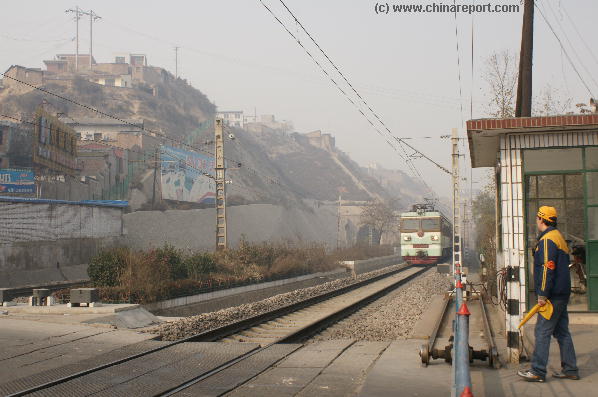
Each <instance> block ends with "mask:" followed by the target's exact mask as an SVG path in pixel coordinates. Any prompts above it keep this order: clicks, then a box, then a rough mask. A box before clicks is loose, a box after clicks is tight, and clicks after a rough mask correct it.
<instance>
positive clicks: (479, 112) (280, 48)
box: [0, 0, 598, 195]
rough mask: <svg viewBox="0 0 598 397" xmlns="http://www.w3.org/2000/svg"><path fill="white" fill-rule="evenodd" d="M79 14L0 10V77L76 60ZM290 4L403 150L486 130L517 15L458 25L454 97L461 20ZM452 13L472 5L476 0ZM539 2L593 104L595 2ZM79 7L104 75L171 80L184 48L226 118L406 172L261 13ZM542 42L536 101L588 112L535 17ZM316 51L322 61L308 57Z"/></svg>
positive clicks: (53, 4) (165, 5)
mask: <svg viewBox="0 0 598 397" xmlns="http://www.w3.org/2000/svg"><path fill="white" fill-rule="evenodd" d="M75 1H76V0H69V1H62V0H54V1H41V0H38V1H27V2H8V3H6V4H3V15H4V16H5V18H3V23H2V25H1V27H0V48H1V49H2V50H1V53H0V69H2V70H6V69H7V68H8V67H9V66H10V65H11V64H21V65H24V66H30V67H41V66H43V64H42V60H43V59H51V58H52V57H53V56H54V55H55V54H56V53H65V52H69V53H73V52H74V48H75V43H74V41H71V40H72V39H73V37H74V35H75V24H74V22H73V21H72V15H68V14H65V10H66V9H68V8H71V7H74V6H75V5H76V3H75ZM263 1H264V2H265V3H266V4H268V5H270V6H272V9H273V11H274V12H275V13H277V14H278V15H280V16H281V18H282V19H283V21H284V22H285V23H286V24H287V25H288V26H289V28H290V30H291V31H292V32H293V33H297V32H298V31H299V27H298V26H297V25H295V23H294V22H293V21H292V20H291V19H290V17H289V16H288V14H285V13H284V9H283V8H282V6H281V3H280V2H279V0H263ZM410 2H411V3H422V4H430V3H432V1H431V0H419V1H418V0H395V2H394V4H401V3H405V4H408V3H410ZM487 2H490V3H492V4H501V3H503V4H518V3H519V0H484V1H482V0H475V3H480V4H482V3H487ZM286 3H287V5H288V6H289V8H290V9H291V10H292V11H293V12H295V14H296V15H297V17H298V18H299V19H300V21H301V22H302V23H303V25H304V26H305V27H306V28H307V29H308V30H309V31H310V32H311V33H312V35H313V36H314V37H315V38H316V39H317V40H318V42H319V43H320V45H321V46H322V47H323V48H324V49H325V50H326V51H327V52H328V54H329V56H330V57H331V58H332V59H333V60H334V61H335V62H336V63H337V65H338V66H339V67H340V68H341V70H342V71H343V72H344V73H345V74H346V76H347V77H348V78H349V79H350V80H351V81H352V82H353V84H354V85H355V87H356V88H357V89H358V90H359V91H361V93H362V94H363V96H364V98H365V99H366V100H367V101H368V102H369V103H370V104H371V105H372V107H373V108H374V110H375V111H376V112H377V113H378V114H379V115H380V117H381V118H382V120H383V121H384V122H385V123H386V125H387V126H388V127H389V128H390V129H391V130H392V131H393V133H394V134H395V135H397V136H400V137H414V138H417V137H423V136H434V137H438V136H440V135H445V134H449V133H450V131H451V128H453V127H463V123H462V121H463V120H467V119H469V118H470V100H471V98H472V97H473V105H474V106H473V117H474V118H479V117H484V116H485V115H486V113H485V106H484V104H485V102H487V98H485V96H484V93H485V90H486V84H485V83H484V82H483V80H482V78H481V75H482V72H483V66H484V65H483V64H484V60H485V59H486V58H487V57H488V55H489V54H491V53H492V52H495V51H502V50H512V51H513V52H518V51H519V45H520V35H521V19H522V16H521V14H475V15H474V16H473V17H472V16H470V15H460V16H459V17H458V20H457V26H458V30H459V40H458V44H459V47H460V64H461V68H460V73H461V84H459V79H458V75H459V68H458V67H457V50H456V47H457V40H456V37H455V25H456V24H455V17H454V15H453V14H419V15H416V14H394V15H393V14H392V13H391V14H388V15H376V14H375V12H374V5H375V4H376V1H375V0H286ZM438 3H441V1H438ZM443 3H445V4H452V1H451V0H445V1H443ZM457 3H458V4H471V3H472V0H466V1H457ZM541 3H542V5H541V6H542V9H543V10H544V13H545V15H546V16H547V18H548V19H549V21H550V22H551V24H552V25H553V27H554V28H555V30H556V31H557V33H558V34H559V36H560V37H561V39H562V40H563V43H564V45H565V47H566V50H567V52H569V54H570V56H571V57H572V58H573V59H574V61H575V63H576V66H577V67H578V69H579V71H580V73H581V74H582V75H583V77H584V79H585V80H586V81H587V83H588V84H589V85H590V88H591V89H592V90H593V92H598V84H597V83H596V81H595V80H598V73H594V75H593V76H591V75H590V73H588V72H587V71H590V72H595V71H597V70H598V59H597V58H596V54H598V44H596V40H595V32H596V29H595V21H596V16H597V15H598V2H596V1H595V0H542V2H541ZM391 4H392V3H391ZM78 5H79V6H80V7H81V8H83V9H85V10H89V9H90V8H92V9H93V10H94V11H95V12H96V13H97V14H99V15H100V16H101V17H102V19H101V20H100V21H99V22H97V23H96V24H95V25H94V56H95V58H96V60H97V61H98V62H111V61H112V60H113V58H114V55H115V54H117V53H129V52H136V53H145V54H147V56H148V60H149V63H150V64H152V65H156V66H162V67H165V68H167V69H169V70H172V71H173V72H174V59H175V57H174V54H175V53H174V46H179V47H181V49H180V50H179V62H180V63H179V65H180V66H179V71H180V75H181V76H182V77H183V78H186V79H187V80H188V81H189V82H190V83H191V84H192V85H193V86H194V87H196V88H198V89H200V90H201V91H203V92H204V93H205V94H207V95H208V97H209V98H210V99H211V100H212V101H214V102H215V103H216V104H217V105H218V107H219V108H220V109H221V110H236V109H241V110H244V111H246V112H249V113H253V111H254V109H257V113H258V114H275V115H276V117H277V118H278V119H288V120H292V121H293V122H294V125H295V128H296V130H298V131H299V132H309V131H311V130H315V129H322V130H324V131H325V132H330V133H332V134H333V135H335V136H336V138H337V144H338V146H339V147H340V149H341V150H344V151H346V152H348V153H349V154H350V155H351V156H352V157H353V158H354V159H356V160H357V161H358V162H360V163H361V164H362V165H367V164H368V163H370V162H372V161H376V162H378V163H380V164H381V165H383V166H384V167H386V168H399V169H406V166H405V163H404V162H403V161H402V160H401V159H400V158H399V157H398V155H397V154H396V153H395V152H394V151H393V150H392V149H391V148H390V147H388V145H387V144H386V143H385V141H384V140H383V139H382V138H381V137H380V136H378V135H377V133H376V132H375V131H374V130H373V129H372V127H371V126H370V125H369V124H368V123H367V121H365V120H364V119H363V117H362V116H361V115H360V114H359V113H358V112H357V111H356V110H355V109H354V108H353V106H352V105H351V104H350V103H349V102H348V101H347V100H346V99H345V98H343V97H342V96H341V95H340V94H339V92H338V91H337V89H336V88H334V87H333V86H332V85H331V83H330V82H329V80H328V79H327V78H326V77H324V76H323V74H322V73H321V72H320V71H319V69H318V68H317V66H316V65H315V64H314V63H313V62H312V61H311V60H310V59H309V58H308V57H307V56H306V55H305V53H304V51H303V50H302V49H301V48H300V47H299V46H298V45H297V43H296V42H295V41H294V40H293V39H292V38H291V37H290V36H289V35H288V34H287V32H285V31H284V30H283V29H282V27H281V26H280V25H279V24H278V23H277V22H276V21H275V20H274V19H273V17H272V16H271V15H270V14H269V13H268V12H267V10H266V9H265V8H264V7H263V6H262V4H261V3H260V1H259V0H212V1H208V0H198V1H180V0H170V1H147V0H145V1H132V0H129V1H122V0H121V1H113V0H103V1H82V0H81V1H78ZM521 8H522V9H523V7H521ZM572 21H573V22H574V24H573V23H572ZM472 30H473V57H472ZM535 32H536V33H535V54H534V55H535V59H534V89H535V92H536V93H538V90H539V89H540V88H542V87H543V86H545V85H546V84H547V83H550V84H552V85H553V86H554V87H556V88H558V89H559V90H560V91H561V92H562V93H563V95H565V96H568V97H571V98H573V100H574V103H577V102H582V101H585V102H587V100H588V98H589V94H588V92H587V90H586V89H585V88H584V87H583V85H582V83H581V81H580V79H579V78H578V77H577V76H576V74H575V72H574V71H573V69H572V68H571V67H570V65H569V64H568V61H567V60H566V58H565V56H564V55H563V53H562V51H561V49H560V47H559V45H558V42H557V41H556V39H555V38H554V36H553V34H552V33H551V32H550V30H549V29H548V27H547V25H546V23H545V22H544V20H543V19H542V17H541V16H540V15H539V13H538V12H536V30H535ZM578 32H579V33H578ZM579 35H582V36H583V38H584V40H582V39H581V38H580V36H579ZM300 37H301V40H302V42H303V43H305V44H306V45H309V44H310V43H309V40H308V38H307V37H306V36H304V35H301V36H300ZM569 40H570V41H569ZM571 44H572V45H571ZM586 45H589V48H590V49H588V48H586ZM88 48H89V21H88V19H87V18H86V17H85V18H84V19H83V20H82V21H81V22H80V52H81V53H87V52H88ZM309 48H310V51H312V53H313V54H316V55H318V53H317V50H315V49H313V46H310V47H309ZM590 50H591V51H590ZM577 54H579V56H580V58H581V60H579V59H578V58H577V57H576V55H577ZM472 58H473V72H472ZM318 59H321V57H319V58H318ZM586 70H587V71H586ZM472 77H473V79H472ZM592 77H593V79H592ZM460 90H461V93H462V94H461V95H460ZM460 98H462V106H463V111H462V112H461V106H460V103H461V102H460V101H461V100H460ZM410 142H411V143H412V144H413V145H414V146H416V147H418V148H420V149H421V150H422V151H424V152H426V153H427V154H429V155H431V156H433V157H434V158H435V159H436V160H437V161H438V162H440V163H442V164H444V165H446V166H448V165H449V164H450V159H449V143H448V141H447V140H440V139H413V140H411V141H410ZM416 164H417V165H418V167H419V168H420V169H421V171H422V173H423V174H424V176H425V177H426V179H427V180H428V181H429V182H430V184H431V185H433V186H435V187H437V188H438V189H439V190H440V191H441V193H442V194H443V195H448V194H447V192H446V189H447V188H448V186H449V184H448V176H447V175H445V174H443V173H442V172H441V171H439V170H438V169H436V168H435V167H434V166H432V165H430V164H429V163H427V162H426V161H425V160H421V159H420V160H417V162H416ZM478 175H480V174H478Z"/></svg>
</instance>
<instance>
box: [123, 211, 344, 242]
mask: <svg viewBox="0 0 598 397" xmlns="http://www.w3.org/2000/svg"><path fill="white" fill-rule="evenodd" d="M227 218H228V233H229V234H228V237H229V243H230V245H231V246H234V245H236V244H237V243H238V242H239V240H240V239H241V236H243V235H244V236H245V237H246V239H247V240H248V241H253V242H260V241H281V240H292V241H298V240H301V241H305V242H311V241H319V242H324V243H326V244H327V245H328V246H329V247H335V246H336V233H337V208H336V207H335V206H334V205H321V206H319V207H318V206H317V205H315V206H313V207H311V209H303V208H301V209H300V208H284V207H282V206H276V205H271V204H251V205H240V206H233V207H229V208H227ZM124 224H125V228H126V230H127V236H126V242H127V244H129V245H130V246H131V247H132V248H136V249H147V248H150V247H158V246H161V245H164V243H169V244H172V245H174V246H175V247H178V248H183V249H193V250H213V249H214V247H215V242H216V237H215V235H216V232H215V227H216V213H215V211H214V209H213V208H210V209H198V210H170V211H163V212H162V211H138V212H133V213H130V214H125V215H124Z"/></svg>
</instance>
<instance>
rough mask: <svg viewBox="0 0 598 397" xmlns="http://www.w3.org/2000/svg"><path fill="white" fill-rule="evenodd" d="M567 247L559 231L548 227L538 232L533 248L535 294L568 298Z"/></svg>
mask: <svg viewBox="0 0 598 397" xmlns="http://www.w3.org/2000/svg"><path fill="white" fill-rule="evenodd" d="M569 263H570V261H569V247H568V246H567V242H566V241H565V239H564V238H563V235H562V234H561V232H559V231H558V230H557V229H555V228H553V227H549V228H548V229H546V230H545V231H544V232H542V233H541V234H540V237H539V239H538V244H537V245H536V248H535V249H534V283H535V287H536V295H538V296H545V297H547V298H548V299H568V298H569V295H571V275H570V273H569Z"/></svg>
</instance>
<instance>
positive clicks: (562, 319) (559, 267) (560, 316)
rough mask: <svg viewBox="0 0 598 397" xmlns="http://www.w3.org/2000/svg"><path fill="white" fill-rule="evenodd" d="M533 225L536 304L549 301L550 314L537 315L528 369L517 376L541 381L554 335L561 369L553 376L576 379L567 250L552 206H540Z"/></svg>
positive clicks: (532, 380) (544, 375) (544, 374)
mask: <svg viewBox="0 0 598 397" xmlns="http://www.w3.org/2000/svg"><path fill="white" fill-rule="evenodd" d="M536 225H537V226H538V231H539V232H540V235H539V237H538V244H537V245H536V247H535V248H534V284H535V288H536V294H537V295H538V305H540V306H544V305H546V302H547V301H548V300H550V302H551V303H552V305H553V313H552V316H551V317H550V319H549V320H547V319H546V318H544V317H543V316H537V322H536V328H535V337H536V346H535V348H534V354H533V356H532V366H531V368H530V369H527V370H520V371H518V372H517V375H519V376H521V377H522V378H524V379H525V380H526V381H529V382H544V381H545V380H546V366H547V364H548V354H549V349H550V337H551V336H554V337H555V338H556V339H557V341H558V343H559V348H560V350H561V369H560V371H557V372H555V373H554V374H553V376H554V377H555V378H560V379H574V380H577V379H579V370H578V369H577V363H576V358H575V348H574V347H573V339H572V338H571V333H570V332H569V315H568V313H567V304H568V303H569V296H570V295H571V275H570V274H569V248H568V246H567V243H566V242H565V239H564V238H563V235H562V234H561V232H559V231H558V230H557V211H556V209H555V208H554V207H547V206H542V207H540V209H539V210H538V214H537V217H536Z"/></svg>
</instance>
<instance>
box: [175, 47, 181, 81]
mask: <svg viewBox="0 0 598 397" xmlns="http://www.w3.org/2000/svg"><path fill="white" fill-rule="evenodd" d="M179 48H180V47H174V77H175V79H178V78H179Z"/></svg>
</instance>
